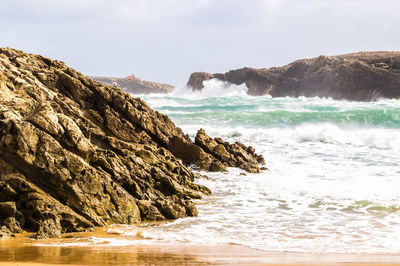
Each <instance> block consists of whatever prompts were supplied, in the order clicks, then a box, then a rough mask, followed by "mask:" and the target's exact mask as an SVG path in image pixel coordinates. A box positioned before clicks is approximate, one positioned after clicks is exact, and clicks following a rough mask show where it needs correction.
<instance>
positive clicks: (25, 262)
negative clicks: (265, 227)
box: [0, 229, 400, 266]
mask: <svg viewBox="0 0 400 266" xmlns="http://www.w3.org/2000/svg"><path fill="white" fill-rule="evenodd" d="M82 236H96V237H108V238H109V237H115V238H121V239H124V238H125V239H126V237H125V236H119V235H110V234H107V233H106V232H105V230H103V229H101V230H97V231H96V232H92V233H84V234H72V235H66V237H65V238H63V239H61V240H60V239H47V240H32V239H28V238H27V237H26V235H25V236H18V237H17V238H15V239H11V240H6V241H0V266H3V265H4V266H11V265H13V266H16V265H21V266H39V265H63V264H64V265H400V254H394V255H388V254H321V253H311V252H310V253H293V252H266V251H261V250H256V249H251V248H247V247H244V246H238V245H190V244H188V245H184V244H166V243H164V244H155V245H140V244H139V245H135V246H122V247H110V246H98V245H89V246H62V245H59V244H60V243H61V244H62V243H64V242H74V241H78V240H77V237H82ZM52 244H57V246H49V245H52Z"/></svg>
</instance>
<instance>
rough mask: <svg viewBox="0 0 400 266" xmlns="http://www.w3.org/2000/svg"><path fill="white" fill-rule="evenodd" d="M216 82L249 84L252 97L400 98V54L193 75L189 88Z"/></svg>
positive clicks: (331, 58) (322, 59)
mask: <svg viewBox="0 0 400 266" xmlns="http://www.w3.org/2000/svg"><path fill="white" fill-rule="evenodd" d="M212 78H216V79H219V80H222V81H227V82H230V83H233V84H237V85H240V84H243V83H245V84H246V86H247V87H248V89H249V91H248V94H250V95H265V94H269V95H271V96H273V97H284V96H291V97H299V96H306V97H315V96H318V97H332V98H334V99H347V100H356V101H371V100H375V99H377V98H380V97H383V98H400V52H360V53H355V54H347V55H339V56H320V57H317V58H312V59H304V60H298V61H295V62H293V63H291V64H289V65H286V66H283V67H275V68H269V69H254V68H243V69H238V70H232V71H229V72H227V73H225V74H209V73H204V72H196V73H193V74H192V75H191V76H190V78H189V81H188V86H190V87H192V88H193V90H201V89H202V88H203V84H202V82H203V81H204V80H209V79H212Z"/></svg>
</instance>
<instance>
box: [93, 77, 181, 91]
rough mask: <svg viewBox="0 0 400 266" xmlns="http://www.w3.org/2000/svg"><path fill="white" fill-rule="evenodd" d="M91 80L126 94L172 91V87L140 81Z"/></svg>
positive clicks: (121, 79)
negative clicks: (111, 86) (117, 88)
mask: <svg viewBox="0 0 400 266" xmlns="http://www.w3.org/2000/svg"><path fill="white" fill-rule="evenodd" d="M91 78H92V79H93V80H95V81H98V82H101V83H104V84H109V85H114V86H117V87H119V88H121V89H122V90H124V91H126V92H128V93H134V94H150V93H169V92H172V91H173V90H174V86H172V85H168V84H163V83H157V82H152V81H146V80H141V79H130V78H110V77H91Z"/></svg>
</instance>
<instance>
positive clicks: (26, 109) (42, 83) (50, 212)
mask: <svg viewBox="0 0 400 266" xmlns="http://www.w3.org/2000/svg"><path fill="white" fill-rule="evenodd" d="M0 95H1V98H0V237H4V236H6V235H7V234H10V233H17V232H20V231H21V230H22V229H24V230H28V231H33V232H36V233H37V235H36V237H38V238H40V237H57V236H59V235H60V234H61V233H63V232H72V231H79V230H85V229H86V228H89V227H92V226H107V225H109V224H112V223H121V224H132V223H137V222H139V221H142V220H164V219H176V218H180V217H185V216H195V215H197V209H196V207H195V206H194V204H193V202H192V199H198V198H200V197H201V195H202V194H209V193H210V191H209V189H207V188H206V187H204V186H201V185H198V184H195V183H193V181H194V179H195V178H196V177H197V174H195V173H193V172H192V171H191V170H190V169H189V168H187V167H186V164H194V165H195V166H197V167H198V168H200V169H204V170H225V169H226V167H227V166H230V165H228V164H226V163H225V162H224V161H223V160H220V159H218V158H216V157H215V156H214V155H213V153H208V152H206V151H204V150H203V149H202V148H201V147H199V146H198V145H196V144H194V143H192V142H191V141H190V139H188V138H187V137H186V136H185V135H184V134H183V132H182V130H181V129H180V128H178V127H176V126H175V125H174V123H173V122H172V121H171V120H170V119H169V118H168V117H167V116H165V115H162V114H160V113H159V112H157V111H153V110H152V109H151V108H149V107H148V106H147V105H146V103H144V102H143V101H142V100H140V99H135V98H132V97H131V96H130V95H129V94H126V93H124V92H123V91H122V90H120V89H118V88H116V87H113V86H108V85H104V84H101V83H98V82H96V81H93V80H91V79H89V78H88V77H86V76H83V75H82V74H80V73H78V72H77V71H75V70H73V69H72V68H69V67H67V66H66V65H65V64H64V63H62V62H59V61H53V60H50V59H48V58H44V57H41V56H38V55H32V54H25V53H23V52H20V51H17V50H13V49H10V48H2V49H1V48H0ZM254 156H256V155H254Z"/></svg>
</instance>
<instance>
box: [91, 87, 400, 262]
mask: <svg viewBox="0 0 400 266" xmlns="http://www.w3.org/2000/svg"><path fill="white" fill-rule="evenodd" d="M205 85H206V87H205V89H204V90H203V91H202V92H196V93H193V92H191V91H190V90H188V89H187V88H182V89H179V90H177V91H176V92H174V93H172V94H169V95H146V96H142V98H144V100H146V101H147V103H148V104H149V105H150V106H151V107H152V108H154V109H156V110H159V111H160V112H162V113H165V114H167V115H168V116H169V117H170V118H171V119H172V120H173V121H174V122H175V123H176V124H177V125H178V126H180V127H181V128H182V129H183V130H184V131H185V133H188V134H189V135H190V136H191V137H193V138H194V136H195V134H196V132H197V130H198V129H199V128H204V129H205V130H206V132H207V133H208V134H209V135H210V136H212V137H222V138H224V139H225V140H227V141H230V142H234V141H237V140H240V141H241V142H243V143H245V144H246V145H252V146H253V147H255V149H256V151H257V152H258V153H261V154H263V155H264V157H265V160H266V167H268V169H269V170H267V171H264V172H263V173H262V174H246V173H245V172H244V171H241V170H239V169H234V168H232V169H229V172H227V173H205V174H207V175H208V176H209V177H210V179H208V180H203V179H202V180H198V181H197V182H198V183H201V184H203V185H206V186H208V187H209V188H210V189H211V190H212V191H213V194H212V195H211V196H207V197H204V198H203V199H202V200H198V201H197V207H198V209H199V213H200V214H199V216H198V217H190V218H184V219H178V220H176V221H172V222H168V223H165V224H156V225H143V226H140V227H132V226H117V227H111V228H110V229H109V230H110V232H111V233H118V234H122V235H126V236H127V239H126V240H125V241H121V239H118V240H113V239H98V238H92V239H87V241H92V242H93V243H94V244H96V243H106V245H135V244H143V243H152V244H154V243H159V244H162V243H163V244H168V243H183V244H187V245H190V244H237V245H244V246H247V247H251V248H255V249H260V250H265V251H286V252H322V253H324V252H328V253H331V252H333V253H373V254H377V253H400V101H399V100H379V101H376V102H351V101H337V100H332V99H320V98H271V97H268V96H257V97H252V96H248V95H247V94H246V90H247V88H246V87H245V86H244V85H241V86H234V85H228V84H225V83H222V82H219V81H215V80H211V81H208V82H206V83H205ZM129 236H140V238H141V240H140V241H139V240H132V239H130V238H128V237H129ZM84 242H85V241H84Z"/></svg>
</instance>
